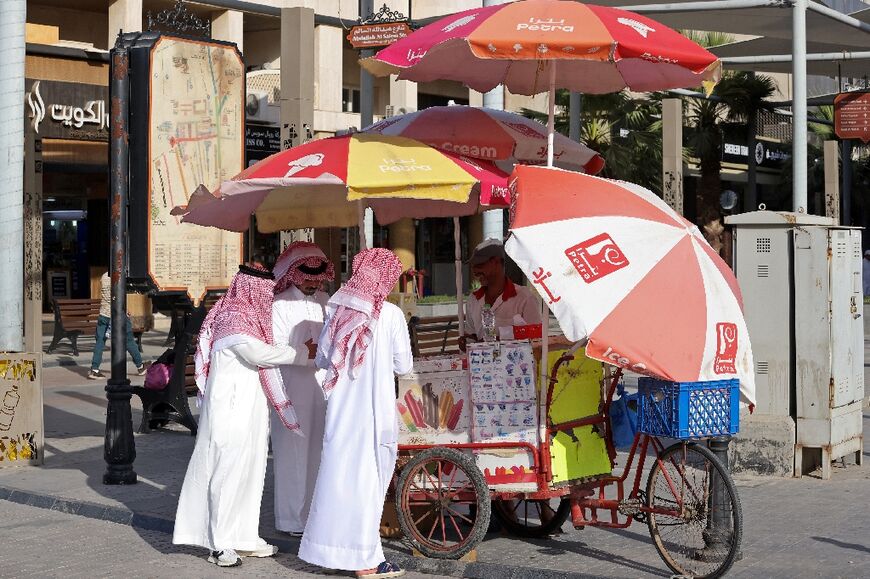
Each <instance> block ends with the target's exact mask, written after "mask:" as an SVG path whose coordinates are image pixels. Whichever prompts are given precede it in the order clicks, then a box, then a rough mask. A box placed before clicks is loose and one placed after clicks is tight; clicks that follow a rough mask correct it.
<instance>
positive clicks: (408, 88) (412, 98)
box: [390, 75, 417, 116]
mask: <svg viewBox="0 0 870 579" xmlns="http://www.w3.org/2000/svg"><path fill="white" fill-rule="evenodd" d="M390 106H392V107H393V116H395V115H403V114H405V113H412V112H414V111H416V110H417V83H416V82H411V81H409V80H396V75H390Z"/></svg>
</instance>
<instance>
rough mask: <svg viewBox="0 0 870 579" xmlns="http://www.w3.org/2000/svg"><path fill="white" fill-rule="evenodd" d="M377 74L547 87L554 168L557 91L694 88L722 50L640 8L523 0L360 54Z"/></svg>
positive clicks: (717, 68)
mask: <svg viewBox="0 0 870 579" xmlns="http://www.w3.org/2000/svg"><path fill="white" fill-rule="evenodd" d="M360 64H361V65H362V66H363V67H364V68H366V69H367V70H368V71H369V72H371V73H372V74H375V75H377V76H387V75H391V74H397V75H398V77H399V78H400V79H407V80H413V81H416V82H429V81H434V80H454V81H458V82H461V83H463V84H464V85H465V86H467V87H469V88H472V89H474V90H477V91H482V92H485V91H488V90H491V89H493V88H494V87H496V86H497V85H499V84H501V85H504V86H505V87H506V88H507V89H508V90H510V91H511V92H512V93H514V94H524V95H533V94H538V93H542V92H547V91H549V95H550V104H549V111H548V119H547V129H548V132H549V134H550V135H549V136H550V143H549V147H548V149H549V157H548V159H547V165H550V166H552V165H553V158H552V153H553V150H554V148H553V142H552V136H553V133H554V126H553V124H554V123H553V115H554V110H555V101H554V98H555V92H556V89H557V88H565V89H569V90H572V91H579V92H585V93H598V94H601V93H609V92H616V91H620V90H623V89H626V88H628V89H631V90H634V91H639V92H646V91H657V90H667V89H674V88H689V87H697V86H700V85H702V84H703V85H706V86H707V87H708V89H712V85H713V84H715V83H716V82H718V80H719V77H720V76H721V73H722V65H721V63H720V62H719V60H718V59H717V58H716V56H715V55H714V54H712V53H710V52H709V51H708V50H706V49H705V48H703V47H701V46H700V45H698V44H697V43H695V42H693V41H691V40H689V39H688V38H686V37H685V36H683V35H681V34H680V33H679V32H677V31H675V30H672V29H670V28H668V27H667V26H665V25H664V24H661V23H659V22H656V21H655V20H652V19H650V18H647V17H646V16H642V15H640V14H635V13H634V12H628V11H625V10H620V9H618V8H608V7H604V6H595V5H592V4H582V3H580V2H573V1H563V0H519V1H518V2H509V3H506V4H497V5H494V6H484V7H483V8H473V9H471V10H466V11H464V12H459V13H456V14H451V15H450V16H445V17H444V18H441V19H439V20H437V21H435V22H433V23H432V24H429V25H427V26H424V27H423V28H420V29H419V30H415V31H414V32H412V33H411V34H409V35H408V36H406V37H404V38H402V39H400V40H398V41H396V42H394V43H393V44H391V45H390V46H388V47H386V48H384V49H383V50H381V51H379V52H378V53H377V54H376V55H375V56H373V57H370V58H366V59H363V60H361V61H360Z"/></svg>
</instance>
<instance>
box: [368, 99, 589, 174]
mask: <svg viewBox="0 0 870 579" xmlns="http://www.w3.org/2000/svg"><path fill="white" fill-rule="evenodd" d="M363 131H364V132H367V133H380V134H382V135H399V136H403V137H409V138H412V139H417V140H418V141H423V142H424V143H427V144H429V145H432V146H433V147H436V148H438V149H441V150H444V151H450V152H453V153H458V154H460V155H464V156H466V157H473V158H476V159H483V160H486V161H517V162H520V163H525V164H531V165H537V164H541V163H544V162H545V161H546V160H547V127H545V126H544V125H542V124H541V123H539V122H537V121H534V120H532V119H527V118H526V117H524V116H521V115H518V114H516V113H511V112H508V111H500V110H495V109H487V108H478V107H466V106H447V107H429V108H427V109H423V110H422V111H415V112H413V113H407V114H404V115H400V116H396V117H389V118H386V119H383V120H382V121H379V122H377V123H375V124H373V125H372V126H370V127H368V128H366V129H363ZM554 137H555V138H554V143H553V144H554V147H555V149H554V154H553V156H554V158H555V160H556V161H557V163H558V164H559V166H560V167H565V168H570V169H577V170H581V171H583V172H584V173H589V174H590V175H594V174H596V173H598V172H599V171H601V169H603V168H604V159H603V158H602V157H601V155H599V154H598V153H596V152H595V151H593V150H592V149H590V148H589V147H587V146H586V145H583V144H582V143H578V142H576V141H572V140H571V139H569V138H568V137H566V136H564V135H561V134H556V135H555V136H554Z"/></svg>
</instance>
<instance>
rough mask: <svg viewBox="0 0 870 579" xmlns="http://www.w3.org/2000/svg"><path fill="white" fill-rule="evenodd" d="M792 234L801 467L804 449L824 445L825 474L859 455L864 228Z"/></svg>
mask: <svg viewBox="0 0 870 579" xmlns="http://www.w3.org/2000/svg"><path fill="white" fill-rule="evenodd" d="M792 235H793V242H794V301H795V336H794V340H795V365H796V368H795V369H796V375H795V378H796V381H795V394H796V398H795V403H796V407H795V418H796V434H797V440H796V441H795V475H796V476H800V475H801V473H802V471H803V466H804V450H805V449H807V448H812V449H818V450H819V452H820V455H819V457H818V458H819V460H820V461H821V466H822V478H829V477H830V466H831V461H832V460H835V459H837V458H840V457H843V456H846V455H847V454H850V453H855V457H856V461H857V462H859V463H860V462H861V446H862V444H861V443H862V432H863V424H862V413H861V404H862V400H863V398H864V321H863V320H862V319H861V317H862V314H863V295H862V288H861V232H860V230H856V229H848V228H841V227H798V228H795V229H793V230H792Z"/></svg>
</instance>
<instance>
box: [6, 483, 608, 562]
mask: <svg viewBox="0 0 870 579" xmlns="http://www.w3.org/2000/svg"><path fill="white" fill-rule="evenodd" d="M0 500H5V501H9V502H12V503H17V504H20V505H26V506H29V507H35V508H38V509H46V510H49V511H58V512H60V513H66V514H69V515H76V516H79V517H86V518H88V519H96V520H99V521H107V522H110V523H116V524H119V525H128V526H131V527H135V528H137V529H143V530H146V531H156V532H158V533H166V534H172V530H173V528H174V527H175V521H173V520H170V519H166V518H163V517H158V516H155V515H146V514H142V513H136V512H133V511H131V510H129V509H125V508H122V507H111V506H106V505H100V504H97V503H89V502H87V501H78V500H71V499H63V498H59V497H55V496H52V495H44V494H39V493H33V492H29V491H22V490H19V489H12V488H8V487H4V486H0ZM269 542H270V543H273V544H274V545H276V546H277V547H279V548H280V550H281V551H283V552H285V553H295V552H296V548H297V547H298V545H299V540H298V539H295V540H287V539H281V538H276V537H269ZM388 557H389V559H390V560H392V561H394V562H396V563H397V564H398V565H399V566H401V567H402V568H403V569H407V570H408V571H416V572H417V573H423V574H427V575H447V576H449V577H462V578H465V579H575V578H577V579H580V578H583V579H599V576H593V575H586V574H583V573H574V572H570V571H556V570H552V569H540V568H533V567H515V566H509V565H500V564H498V563H479V562H475V563H464V562H462V561H454V560H451V559H426V558H419V557H412V556H410V555H407V554H405V553H398V552H395V551H393V550H392V549H389V554H388ZM600 579H604V578H600Z"/></svg>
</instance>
